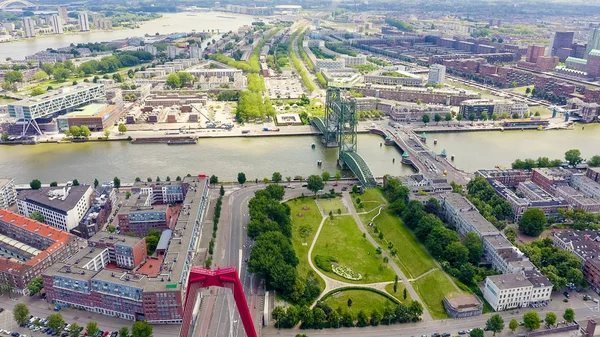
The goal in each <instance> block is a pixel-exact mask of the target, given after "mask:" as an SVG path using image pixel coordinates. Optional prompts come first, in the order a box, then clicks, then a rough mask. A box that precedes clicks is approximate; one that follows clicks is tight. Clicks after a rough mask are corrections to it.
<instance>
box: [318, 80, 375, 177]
mask: <svg viewBox="0 0 600 337" xmlns="http://www.w3.org/2000/svg"><path fill="white" fill-rule="evenodd" d="M312 121H313V123H314V124H315V126H316V127H317V128H318V129H319V131H321V133H323V145H325V146H326V147H337V148H338V150H339V157H338V165H339V166H340V167H342V168H349V169H350V170H351V171H352V172H353V173H354V174H355V175H356V177H358V179H359V180H360V182H361V183H362V184H363V186H365V187H373V186H376V185H377V181H376V180H375V177H373V174H372V173H371V169H369V166H368V165H367V163H366V162H365V161H364V159H363V158H362V157H361V156H360V155H359V154H358V152H357V126H358V115H357V113H356V101H355V100H354V98H353V97H352V96H350V95H346V93H345V92H344V91H342V90H341V89H339V88H329V89H327V102H326V105H325V118H324V119H323V118H321V117H314V118H313V119H312Z"/></svg>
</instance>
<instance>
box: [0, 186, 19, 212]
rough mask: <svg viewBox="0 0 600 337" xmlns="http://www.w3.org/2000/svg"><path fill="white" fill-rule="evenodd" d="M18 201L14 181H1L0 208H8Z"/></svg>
mask: <svg viewBox="0 0 600 337" xmlns="http://www.w3.org/2000/svg"><path fill="white" fill-rule="evenodd" d="M16 201H17V190H16V189H15V182H14V180H13V179H0V208H8V207H10V206H11V205H12V204H14V203H15V202H16Z"/></svg>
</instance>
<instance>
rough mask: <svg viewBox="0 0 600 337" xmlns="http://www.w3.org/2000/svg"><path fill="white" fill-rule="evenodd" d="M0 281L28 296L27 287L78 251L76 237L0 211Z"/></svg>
mask: <svg viewBox="0 0 600 337" xmlns="http://www.w3.org/2000/svg"><path fill="white" fill-rule="evenodd" d="M0 241H1V242H2V244H1V245H0V246H1V247H0V252H1V253H2V254H1V257H0V281H4V282H8V283H10V284H11V285H12V286H14V290H13V291H15V292H18V293H19V294H28V293H29V290H28V289H27V284H28V283H29V282H30V281H31V280H32V279H33V278H36V277H39V276H40V275H41V273H42V272H43V271H44V270H45V269H46V268H48V267H50V266H51V265H52V264H53V263H55V262H57V261H61V260H63V259H65V258H67V257H68V256H70V255H72V254H74V253H75V252H77V250H78V245H77V237H76V236H74V235H71V234H69V233H66V232H63V231H60V230H58V229H56V228H53V227H50V226H48V225H45V224H42V223H39V222H37V221H34V220H31V219H29V218H26V217H24V216H21V215H18V214H16V213H13V212H9V211H7V210H4V209H0Z"/></svg>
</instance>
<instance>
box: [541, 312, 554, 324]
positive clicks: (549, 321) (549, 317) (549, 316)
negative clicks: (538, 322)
mask: <svg viewBox="0 0 600 337" xmlns="http://www.w3.org/2000/svg"><path fill="white" fill-rule="evenodd" d="M544 321H546V324H548V325H550V326H553V325H554V324H556V314H555V313H553V312H549V313H547V314H546V319H544Z"/></svg>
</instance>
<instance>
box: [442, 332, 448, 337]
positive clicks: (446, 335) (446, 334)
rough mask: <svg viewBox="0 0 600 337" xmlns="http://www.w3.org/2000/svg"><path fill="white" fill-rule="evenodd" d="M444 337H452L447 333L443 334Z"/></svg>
mask: <svg viewBox="0 0 600 337" xmlns="http://www.w3.org/2000/svg"><path fill="white" fill-rule="evenodd" d="M442 337H450V334H449V333H447V332H444V333H443V334H442Z"/></svg>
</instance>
